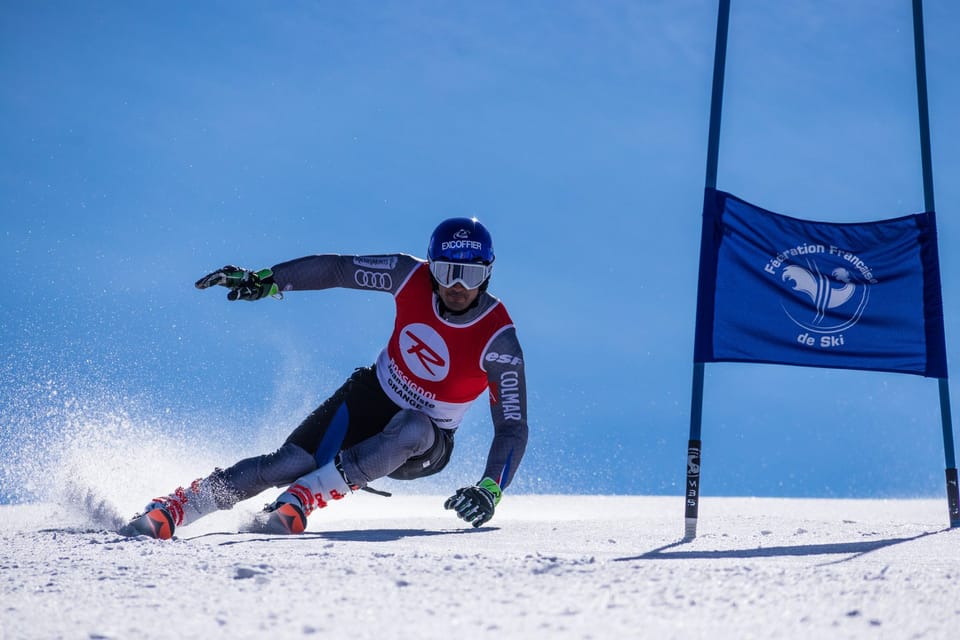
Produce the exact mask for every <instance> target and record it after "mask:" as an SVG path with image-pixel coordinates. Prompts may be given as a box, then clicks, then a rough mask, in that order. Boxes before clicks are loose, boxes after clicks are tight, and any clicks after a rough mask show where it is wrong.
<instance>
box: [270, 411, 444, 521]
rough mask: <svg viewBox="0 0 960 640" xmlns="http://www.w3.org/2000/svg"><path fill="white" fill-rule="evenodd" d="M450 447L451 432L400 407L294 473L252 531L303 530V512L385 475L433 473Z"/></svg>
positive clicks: (411, 477)
mask: <svg viewBox="0 0 960 640" xmlns="http://www.w3.org/2000/svg"><path fill="white" fill-rule="evenodd" d="M452 449H453V438H452V434H450V433H443V432H441V430H440V429H438V428H437V427H436V426H434V424H433V422H432V421H431V420H430V418H428V417H427V416H426V415H425V414H423V413H421V412H419V411H413V410H411V409H404V410H402V411H399V412H398V413H397V414H396V415H395V416H394V417H393V418H392V419H391V420H390V422H388V423H387V426H386V427H385V428H384V429H383V431H381V432H380V433H377V434H375V435H373V436H370V437H369V438H367V439H366V440H364V441H363V442H360V443H358V444H356V445H354V446H352V447H350V448H348V449H345V450H343V451H341V452H340V455H339V456H337V458H336V459H335V460H333V461H331V462H328V463H327V464H325V465H322V466H320V467H319V468H317V469H316V470H315V471H311V472H310V473H307V474H305V475H304V476H302V477H300V478H297V480H296V482H294V483H293V484H292V485H291V486H290V487H288V488H287V490H286V491H284V492H283V493H282V494H280V496H279V497H278V498H277V500H276V501H275V502H274V503H273V504H272V505H271V506H270V508H269V513H268V514H265V517H264V518H263V519H262V520H261V521H260V522H258V523H256V524H255V525H253V526H252V527H251V530H256V531H264V532H270V533H302V532H303V530H304V529H305V528H306V519H307V516H309V515H310V513H312V512H313V511H314V510H315V509H319V508H322V507H325V506H327V504H328V503H329V502H330V501H331V500H339V499H341V498H344V497H346V496H347V495H348V494H349V493H350V492H351V491H353V490H356V489H359V488H361V487H364V486H366V485H367V484H368V483H369V482H371V481H373V480H376V479H377V478H382V477H383V476H386V475H391V477H396V478H400V479H413V478H416V477H423V476H426V475H430V474H431V473H436V472H437V471H439V470H440V469H442V468H443V467H444V466H445V465H446V463H447V460H448V459H449V457H450V452H451V451H452Z"/></svg>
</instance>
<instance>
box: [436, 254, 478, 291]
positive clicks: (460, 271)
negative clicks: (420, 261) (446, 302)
mask: <svg viewBox="0 0 960 640" xmlns="http://www.w3.org/2000/svg"><path fill="white" fill-rule="evenodd" d="M491 271H493V265H490V264H477V263H473V262H467V263H463V262H444V261H442V260H436V261H434V262H431V263H430V273H432V274H433V277H434V278H435V279H436V281H437V282H438V283H440V286H441V287H452V286H453V285H455V284H457V283H458V282H459V283H460V284H461V285H463V286H464V287H465V288H467V289H476V288H477V287H479V286H480V285H482V284H483V283H484V281H485V280H486V279H487V278H489V277H490V272H491Z"/></svg>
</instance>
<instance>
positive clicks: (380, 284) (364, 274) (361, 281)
mask: <svg viewBox="0 0 960 640" xmlns="http://www.w3.org/2000/svg"><path fill="white" fill-rule="evenodd" d="M353 279H354V281H355V282H356V283H357V284H358V285H360V286H361V287H365V288H367V289H380V290H382V291H389V290H390V289H392V288H393V278H391V277H390V274H389V273H384V272H382V271H364V270H363V269H358V270H357V271H355V272H354V274H353Z"/></svg>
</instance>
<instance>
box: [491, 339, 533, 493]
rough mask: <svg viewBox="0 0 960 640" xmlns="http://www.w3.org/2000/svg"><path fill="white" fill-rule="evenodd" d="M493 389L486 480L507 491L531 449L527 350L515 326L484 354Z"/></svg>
mask: <svg viewBox="0 0 960 640" xmlns="http://www.w3.org/2000/svg"><path fill="white" fill-rule="evenodd" d="M483 360H484V367H485V368H486V370H487V381H488V384H489V386H490V415H491V417H492V419H493V430H494V435H493V442H492V443H491V444H490V451H489V453H488V454H487V465H486V467H485V469H484V471H483V475H484V477H487V478H492V479H493V480H495V481H496V482H497V484H498V485H499V486H500V488H501V489H506V488H507V486H508V485H509V484H510V483H511V482H512V481H513V476H514V474H515V473H516V471H517V467H518V466H520V460H521V459H522V458H523V454H524V451H526V448H527V434H528V429H527V382H526V376H525V374H524V367H523V351H522V350H521V348H520V342H519V340H517V332H516V330H515V329H514V328H513V327H509V328H507V329H506V330H504V331H503V332H502V333H500V335H498V336H497V337H496V338H494V339H493V340H492V341H491V343H490V346H489V347H488V348H487V351H486V353H484V355H483Z"/></svg>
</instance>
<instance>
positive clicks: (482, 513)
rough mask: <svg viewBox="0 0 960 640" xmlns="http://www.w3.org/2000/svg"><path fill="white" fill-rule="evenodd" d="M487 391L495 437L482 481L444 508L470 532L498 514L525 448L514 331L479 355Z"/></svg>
mask: <svg viewBox="0 0 960 640" xmlns="http://www.w3.org/2000/svg"><path fill="white" fill-rule="evenodd" d="M483 362H484V368H485V369H486V370H487V381H488V384H489V386H490V412H491V414H492V416H493V428H494V436H493V442H492V443H491V444H490V452H489V453H488V454H487V465H486V467H485V468H484V471H483V479H482V480H481V481H480V482H478V483H477V484H476V485H474V486H471V487H462V488H461V489H458V490H457V492H456V493H454V494H453V495H452V496H450V497H449V498H448V499H447V501H446V502H445V503H444V505H443V506H444V507H445V508H447V509H453V510H455V511H456V512H457V516H459V517H460V518H462V519H463V520H466V521H467V522H469V523H470V524H472V525H473V526H474V527H479V526H482V525H484V524H486V523H487V522H488V521H489V520H490V518H492V517H493V513H494V511H495V510H496V507H497V504H499V502H500V498H501V496H502V495H503V488H505V487H506V486H507V485H509V484H510V482H511V481H512V480H513V476H514V474H515V473H516V470H517V466H519V464H520V460H521V458H523V453H524V451H525V450H526V448H527V431H528V430H527V390H526V378H525V376H524V370H523V352H522V351H521V349H520V342H519V341H518V340H517V333H516V331H515V330H514V328H513V327H509V328H507V329H505V330H504V331H503V332H502V333H500V335H498V336H497V337H496V338H494V339H493V340H492V341H491V343H490V345H489V347H488V348H487V350H486V352H485V353H484V354H483Z"/></svg>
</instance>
